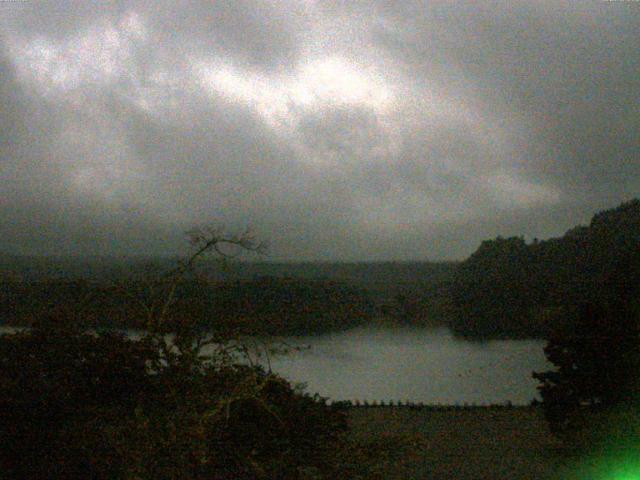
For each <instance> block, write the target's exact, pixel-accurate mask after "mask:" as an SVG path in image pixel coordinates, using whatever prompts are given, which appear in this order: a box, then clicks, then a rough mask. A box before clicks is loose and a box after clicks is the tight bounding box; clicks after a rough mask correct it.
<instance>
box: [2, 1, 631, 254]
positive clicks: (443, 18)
mask: <svg viewBox="0 0 640 480" xmlns="http://www.w3.org/2000/svg"><path fill="white" fill-rule="evenodd" d="M638 30H640V4H637V3H634V2H582V3H578V2H555V1H553V2H552V1H546V0H540V1H538V2H486V3H482V4H481V5H480V6H478V5H476V4H475V3H455V4H452V3H448V2H447V3H444V2H418V1H407V2H389V1H387V2H385V1H371V2H347V3H345V2H335V3H331V2H323V1H307V2H294V1H292V0H288V1H285V0H283V1H275V0H274V1H268V2H250V1H245V0H242V1H234V2H215V3H214V4H210V3H209V2H207V3H204V2H202V3H196V2H168V1H167V2H161V1H158V2H154V3H153V4H150V3H149V2H128V3H127V2H113V3H103V2H101V3H100V4H99V5H98V4H88V3H87V2H77V3H75V2H62V3H60V2H51V3H45V2H24V3H23V2H5V3H3V4H2V5H0V42H1V45H0V47H1V48H0V96H1V98H2V102H1V104H0V105H1V107H0V108H2V110H1V112H2V113H1V114H0V129H1V130H0V135H1V137H0V140H1V143H0V200H1V201H0V215H1V217H0V218H1V219H2V220H1V221H0V250H5V251H15V252H30V253H61V254H114V253H115V254H121V253H127V252H128V253H173V252H177V251H180V249H181V247H182V246H183V245H184V242H183V240H182V233H181V232H182V231H183V230H185V229H187V228H188V227H189V226H191V225H193V224H196V223H209V222H218V223H222V224H224V225H227V226H228V227H229V228H230V229H238V228H242V227H244V226H246V225H251V226H253V228H254V230H255V231H256V232H257V234H258V235H260V236H262V237H266V238H268V239H270V241H271V244H272V256H273V257H274V258H288V259H311V258H319V259H351V260H353V259H356V260H369V259H425V258H430V259H452V258H461V257H463V256H466V255H468V254H469V253H470V252H471V251H473V250H474V249H475V248H476V247H477V245H478V243H479V242H480V241H481V240H482V239H484V238H488V237H493V236H495V235H497V234H502V235H512V234H518V235H519V234H524V235H526V236H528V237H534V236H537V237H539V238H544V237H547V236H551V235H560V234H562V233H563V232H564V231H565V230H566V229H568V228H570V227H571V226H573V225H574V224H576V223H579V222H585V221H587V220H588V218H589V217H590V215H591V214H592V213H593V212H594V211H596V210H598V209H602V208H606V207H611V206H614V205H615V204H616V203H619V202H621V201H623V200H625V199H629V198H630V197H633V196H637V195H638V192H639V191H640V135H638V131H639V130H640V128H639V127H640V111H639V108H640V107H639V105H640V75H638V73H639V72H640V36H638V35H637V31H638Z"/></svg>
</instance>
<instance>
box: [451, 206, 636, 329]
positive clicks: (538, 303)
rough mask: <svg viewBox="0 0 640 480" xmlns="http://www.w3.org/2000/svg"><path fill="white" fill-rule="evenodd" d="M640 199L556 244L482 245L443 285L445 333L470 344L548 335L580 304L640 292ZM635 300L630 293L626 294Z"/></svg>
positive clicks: (513, 241)
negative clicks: (446, 289) (447, 310)
mask: <svg viewBox="0 0 640 480" xmlns="http://www.w3.org/2000/svg"><path fill="white" fill-rule="evenodd" d="M639 285H640V200H638V199H634V200H631V201H629V202H626V203H623V204H621V205H620V206H618V207H617V208H614V209H610V210H606V211H603V212H600V213H597V214H596V215H595V216H594V217H593V219H592V220H591V223H590V224H589V225H588V226H577V227H575V228H573V229H571V230H569V231H568V232H566V233H565V235H564V236H562V237H560V238H553V239H550V240H546V241H537V240H534V241H533V242H532V243H529V244H527V243H526V242H525V241H524V239H523V238H522V237H511V238H502V237H498V238H496V239H495V240H487V241H485V242H482V244H481V245H480V247H479V248H478V250H477V251H476V252H474V253H473V254H472V255H471V256H470V257H469V258H468V259H467V260H465V261H464V262H462V263H461V264H460V265H459V266H458V268H457V271H456V274H455V276H454V279H453V281H452V283H451V286H450V295H451V305H452V309H451V311H452V317H451V328H452V329H453V331H454V332H455V333H456V334H458V335H461V336H465V337H473V338H494V337H547V336H548V335H549V334H551V332H553V331H556V330H558V329H559V328H565V327H566V326H567V325H568V324H571V323H572V322H573V321H574V320H575V318H576V315H577V312H578V309H579V306H580V305H583V304H585V303H597V304H605V303H612V302H616V301H618V302H619V301H622V299H620V292H622V291H625V292H627V293H629V292H635V293H636V294H637V293H638V292H639V291H640V289H639V288H638V286H639ZM625 298H637V295H633V294H631V295H625Z"/></svg>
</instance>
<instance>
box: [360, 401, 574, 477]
mask: <svg viewBox="0 0 640 480" xmlns="http://www.w3.org/2000/svg"><path fill="white" fill-rule="evenodd" d="M349 423H350V425H351V428H352V433H351V436H352V439H353V441H354V442H355V444H356V445H361V446H362V450H365V449H367V448H368V449H369V452H370V454H369V455H368V457H367V458H364V457H366V455H364V454H363V458H360V461H363V462H369V467H368V468H367V469H366V470H365V469H363V470H362V472H363V473H362V477H361V478H370V479H371V478H376V479H423V478H424V479H431V480H439V479H443V480H444V479H446V480H450V479H456V480H465V479H469V480H471V479H473V480H480V479H492V480H499V479H505V480H506V479H508V480H519V479H537V480H545V479H552V478H557V477H556V476H554V475H555V474H556V471H558V470H559V469H561V467H562V464H563V460H562V457H561V456H560V454H559V451H558V449H559V447H560V444H559V442H558V441H557V440H555V439H554V438H553V437H552V436H551V435H550V433H549V431H548V429H547V425H546V423H545V421H544V418H543V415H542V412H541V411H540V410H539V409H536V408H530V407H514V408H500V409H486V408H477V409H459V410H446V411H445V410H442V411H438V410H428V409H409V408H394V407H385V408H352V409H349ZM365 446H366V447H365Z"/></svg>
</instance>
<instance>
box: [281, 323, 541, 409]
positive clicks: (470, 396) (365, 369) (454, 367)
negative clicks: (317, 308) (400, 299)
mask: <svg viewBox="0 0 640 480" xmlns="http://www.w3.org/2000/svg"><path fill="white" fill-rule="evenodd" d="M287 340H288V341H289V342H291V343H293V344H298V345H300V344H308V345H310V346H311V348H310V349H309V350H304V351H302V352H296V353H292V354H289V355H287V356H282V357H276V358H275V359H272V360H271V364H272V368H273V370H274V371H275V372H278V373H280V374H281V375H283V376H284V377H285V378H288V379H289V380H291V381H294V382H305V383H306V384H307V391H309V392H310V393H319V394H320V395H322V396H324V397H329V398H330V399H332V400H365V399H366V400H368V401H373V400H376V401H381V400H384V401H385V402H388V401H389V400H393V401H398V400H402V401H407V400H408V401H413V402H424V403H446V404H454V403H464V402H468V403H477V404H486V403H502V402H506V401H511V402H513V403H514V404H526V403H528V402H530V401H531V400H532V399H533V398H534V397H537V391H536V384H537V382H536V381H535V380H533V379H532V378H531V372H532V371H540V370H548V369H549V368H550V367H551V365H550V364H549V363H548V362H547V361H546V359H545V356H544V353H543V346H544V342H543V341H538V340H492V341H488V342H484V343H480V342H469V341H466V340H459V339H456V338H454V337H453V336H452V335H451V333H450V332H449V330H447V329H446V328H442V329H423V328H388V327H363V328H358V329H355V330H350V331H348V332H343V333H336V334H331V335H323V336H318V337H295V338H289V339H287Z"/></svg>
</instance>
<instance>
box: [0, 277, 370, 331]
mask: <svg viewBox="0 0 640 480" xmlns="http://www.w3.org/2000/svg"><path fill="white" fill-rule="evenodd" d="M2 290H3V292H2V295H1V296H0V318H3V319H5V321H6V322H7V323H10V324H13V325H24V326H28V325H29V324H30V321H31V320H32V319H33V318H38V317H39V316H40V315H41V314H43V313H45V312H47V311H48V310H49V307H50V306H51V305H55V306H56V308H57V309H60V308H64V305H74V306H80V308H79V309H77V311H76V315H78V316H80V317H81V319H79V320H81V322H82V324H84V325H86V326H89V327H112V328H140V329H144V328H145V321H146V320H145V319H146V317H147V314H148V307H149V306H150V305H152V304H153V302H154V296H156V297H157V296H162V295H164V294H166V292H165V291H164V290H163V289H162V286H161V285H157V284H154V283H148V282H142V281H129V282H125V283H121V284H105V283H96V282H88V281H83V280H71V281H62V280H55V281H37V282H20V281H5V282H3V283H2ZM173 297H174V298H173V301H172V304H171V309H170V312H169V317H170V318H169V319H170V321H173V322H178V323H179V322H181V321H183V320H184V319H185V318H188V319H189V321H190V323H195V324H197V325H199V326H200V327H201V328H204V329H223V330H234V331H236V332H238V333H243V334H272V335H292V334H309V333H321V332H327V331H333V330H340V329H344V328H349V327H353V326H357V325H360V324H362V323H363V322H365V321H366V320H368V319H369V318H371V317H372V316H373V314H374V307H373V304H372V302H371V301H370V300H369V298H368V297H367V295H366V293H364V292H363V291H361V290H359V289H357V288H354V287H351V286H348V285H345V284H342V283H339V282H334V281H328V280H327V281H320V280H302V279H293V278H274V277H261V278H256V279H253V280H236V281H230V282H220V281H213V282H212V281H208V280H204V279H198V278H192V279H185V280H183V281H181V282H179V283H178V284H177V286H176V290H175V293H174V295H173Z"/></svg>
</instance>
